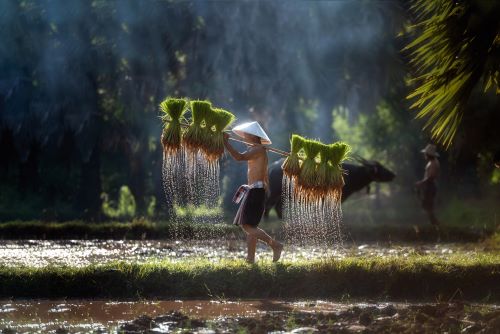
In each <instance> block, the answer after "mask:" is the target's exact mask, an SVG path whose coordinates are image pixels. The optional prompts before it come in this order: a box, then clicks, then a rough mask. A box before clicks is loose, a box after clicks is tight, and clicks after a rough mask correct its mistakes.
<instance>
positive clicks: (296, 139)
mask: <svg viewBox="0 0 500 334" xmlns="http://www.w3.org/2000/svg"><path fill="white" fill-rule="evenodd" d="M304 141H305V138H304V137H301V136H299V135H296V134H293V135H292V139H291V140H290V146H291V149H290V155H289V156H288V157H287V158H286V160H285V161H284V162H283V165H282V166H281V168H282V169H283V173H284V174H285V175H286V176H288V177H289V178H292V177H297V175H299V174H300V158H299V151H300V150H301V149H302V145H303V143H304Z"/></svg>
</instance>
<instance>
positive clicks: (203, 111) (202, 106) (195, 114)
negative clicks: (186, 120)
mask: <svg viewBox="0 0 500 334" xmlns="http://www.w3.org/2000/svg"><path fill="white" fill-rule="evenodd" d="M211 108H212V106H211V103H210V102H209V101H191V124H190V125H189V127H188V128H187V130H186V132H184V136H183V142H184V145H185V146H186V148H187V149H188V150H190V151H193V152H198V150H199V149H200V148H201V146H203V143H204V141H205V140H206V137H207V134H206V133H205V132H204V130H203V129H202V127H203V126H204V123H205V117H206V115H207V114H208V113H209V112H210V109H211Z"/></svg>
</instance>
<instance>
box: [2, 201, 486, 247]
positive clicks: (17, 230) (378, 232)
mask: <svg viewBox="0 0 500 334" xmlns="http://www.w3.org/2000/svg"><path fill="white" fill-rule="evenodd" d="M199 210H201V211H200V212H202V213H206V212H205V211H203V208H200V209H199ZM197 212H198V211H196V210H194V211H190V212H189V215H187V213H186V217H185V219H183V220H182V222H161V221H160V222H152V221H149V220H145V219H136V220H133V221H132V222H106V223H89V222H83V221H70V222H62V223H56V222H42V221H11V222H4V223H0V239H178V238H194V239H206V238H220V237H224V236H227V235H231V234H233V233H239V234H241V235H242V232H241V230H240V229H239V228H238V227H236V226H234V225H232V224H227V223H222V224H212V223H203V222H201V223H194V222H191V219H196V215H195V214H197ZM180 213H182V212H180ZM206 218H207V217H206ZM209 218H210V217H208V218H207V219H209ZM261 227H262V228H264V229H265V230H268V231H270V232H271V233H272V234H274V235H276V236H277V237H278V238H280V239H282V236H281V235H280V227H281V222H280V221H273V222H262V224H261ZM344 230H345V232H346V233H345V234H346V238H345V240H346V241H347V242H349V243H350V242H355V243H361V242H436V241H438V240H439V241H441V242H477V241H482V240H484V239H486V238H488V237H489V236H491V235H492V234H493V232H494V230H493V229H492V228H480V227H477V226H475V227H474V226H443V227H441V230H440V231H439V232H437V231H436V230H435V229H434V227H432V226H430V225H423V226H419V232H418V233H416V231H415V229H414V228H413V226H410V225H398V224H391V225H378V224H364V225H362V224H354V225H346V226H345V227H344Z"/></svg>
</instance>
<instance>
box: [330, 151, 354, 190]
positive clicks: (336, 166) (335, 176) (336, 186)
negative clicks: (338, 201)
mask: <svg viewBox="0 0 500 334" xmlns="http://www.w3.org/2000/svg"><path fill="white" fill-rule="evenodd" d="M330 146H331V153H330V154H331V155H330V164H331V167H332V170H331V172H330V173H329V175H328V177H329V179H330V188H331V190H332V191H333V192H334V193H337V194H338V193H341V192H342V187H343V186H344V177H343V170H342V167H341V165H340V164H341V163H342V162H343V161H344V160H346V159H347V158H348V156H349V153H350V152H351V147H350V146H349V145H348V144H346V143H344V142H336V143H334V144H331V145H330Z"/></svg>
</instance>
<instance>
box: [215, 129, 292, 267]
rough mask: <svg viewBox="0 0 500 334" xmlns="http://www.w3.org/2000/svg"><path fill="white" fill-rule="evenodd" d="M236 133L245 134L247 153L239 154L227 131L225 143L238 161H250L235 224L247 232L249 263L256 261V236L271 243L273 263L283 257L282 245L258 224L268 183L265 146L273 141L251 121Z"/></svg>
mask: <svg viewBox="0 0 500 334" xmlns="http://www.w3.org/2000/svg"><path fill="white" fill-rule="evenodd" d="M233 132H234V133H235V134H237V135H238V136H240V137H242V138H243V139H244V140H245V141H246V142H249V143H252V144H253V145H248V146H249V148H248V150H247V151H246V152H243V153H240V152H238V151H237V150H235V149H234V147H233V146H232V145H231V144H230V143H229V140H228V139H229V135H228V134H224V146H225V147H226V149H227V151H228V152H229V154H230V155H231V156H232V157H233V158H234V159H235V160H236V161H247V163H248V172H247V178H248V184H247V185H243V186H241V187H240V188H239V189H238V191H237V192H236V195H235V199H233V200H235V202H236V203H240V207H239V209H238V212H237V213H236V217H235V218H234V224H235V225H240V226H241V228H242V229H243V231H245V233H246V234H247V259H246V260H247V262H248V263H254V262H255V248H256V246H257V239H259V240H262V241H263V242H265V243H266V244H268V245H269V246H270V247H271V248H272V250H273V262H276V261H278V260H279V259H280V257H281V252H282V250H283V245H282V244H281V243H280V242H278V241H276V240H274V239H273V238H271V237H270V236H269V235H268V234H267V233H266V232H265V231H264V230H262V229H260V228H259V227H258V225H259V223H260V220H261V219H262V215H263V214H264V209H265V201H266V191H267V189H268V185H269V178H268V172H267V163H268V160H267V151H266V148H265V146H264V145H269V144H271V140H269V137H268V136H267V135H266V133H265V132H264V130H263V129H262V128H261V126H260V125H259V123H257V122H250V123H244V124H241V125H239V126H237V127H235V128H234V129H233Z"/></svg>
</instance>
